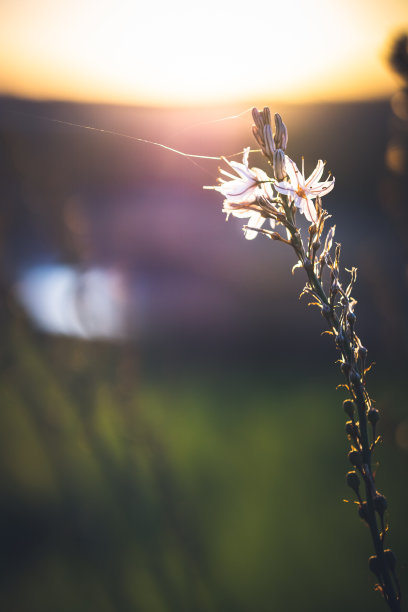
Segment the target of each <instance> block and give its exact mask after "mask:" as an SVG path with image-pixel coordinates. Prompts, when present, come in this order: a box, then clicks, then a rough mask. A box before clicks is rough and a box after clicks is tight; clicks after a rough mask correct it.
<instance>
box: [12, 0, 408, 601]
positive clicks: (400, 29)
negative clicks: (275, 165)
mask: <svg viewBox="0 0 408 612" xmlns="http://www.w3.org/2000/svg"><path fill="white" fill-rule="evenodd" d="M0 30H1V32H0V33H1V36H0V64H1V66H2V68H1V72H0V96H1V97H0V203H1V208H0V253H1V258H0V262H1V263H0V265H1V278H0V291H1V306H0V324H1V345H0V359H1V386H0V395H1V405H0V422H1V426H0V455H1V461H0V487H1V489H0V491H1V495H0V537H1V546H0V564H1V572H0V601H1V608H2V610H5V611H7V612H8V611H10V612H20V611H21V612H32V611H33V610H35V611H37V610H38V611H41V612H48V611H50V612H51V611H52V612H56V611H57V612H65V611H66V612H71V611H72V610H75V611H78V612H81V611H84V612H93V611H94V610H95V611H96V610H97V611H98V612H128V611H129V612H131V611H140V612H167V611H169V612H196V611H197V612H201V611H202V612H207V611H211V612H212V611H222V612H241V611H242V612H249V611H252V610H258V611H259V612H262V611H265V612H266V611H269V610H273V609H281V610H285V611H291V610H298V609H302V610H313V611H319V610H322V611H323V610H327V609H330V610H333V611H337V610H338V611H340V610H345V609H349V610H361V609H368V608H369V609H370V610H373V611H374V610H382V609H384V604H383V602H382V601H381V599H380V597H379V595H378V594H376V593H374V591H373V585H374V580H373V578H372V577H371V576H370V575H369V573H368V569H367V558H368V556H369V555H371V554H372V551H371V544H370V539H369V534H368V531H367V529H365V527H364V525H363V524H362V523H361V521H360V519H359V518H358V517H357V510H356V507H355V506H354V505H353V504H352V503H344V502H343V500H351V496H350V493H349V490H348V489H347V487H346V484H345V478H344V475H345V472H346V471H347V470H348V467H349V466H348V463H347V458H346V452H347V450H348V444H347V441H346V440H345V435H344V421H345V415H344V413H343V410H342V401H343V399H344V397H345V396H344V391H342V390H337V391H336V390H335V387H336V385H338V384H339V383H341V382H342V380H341V376H340V373H339V371H338V367H337V366H336V364H335V360H336V358H337V356H336V352H335V349H334V347H333V346H332V343H331V341H330V338H329V337H328V336H320V334H321V332H322V331H323V330H324V324H323V320H322V319H321V317H320V316H319V315H318V312H317V311H316V310H313V309H310V308H308V307H307V300H305V299H302V300H300V301H299V300H298V296H299V294H300V292H301V290H302V288H303V284H304V283H303V280H304V279H303V276H302V273H301V271H297V272H295V274H294V275H292V274H291V273H290V271H291V268H292V266H293V264H294V263H295V261H294V258H293V255H292V252H291V251H290V249H288V248H285V247H284V245H280V244H278V243H272V242H269V241H268V240H266V239H265V238H263V237H262V236H260V237H259V238H257V239H256V240H255V241H252V242H250V241H246V240H244V239H243V234H242V229H241V224H240V222H239V220H237V219H231V220H230V221H229V222H228V224H226V223H225V220H224V215H223V214H222V213H221V206H222V197H221V196H220V194H217V193H214V192H211V191H203V189H202V186H203V185H213V184H215V181H216V177H217V174H218V170H217V168H218V163H219V162H217V161H216V160H211V159H199V158H188V157H185V156H181V155H178V154H177V153H175V152H171V151H169V150H166V149H163V148H160V147H157V146H155V145H152V144H149V143H146V142H140V141H138V140H137V139H142V140H143V139H144V140H149V141H153V142H156V143H161V144H164V145H166V146H168V147H171V148H173V149H177V150H178V151H182V152H185V153H192V154H199V155H207V156H213V157H217V156H220V155H229V154H233V153H236V152H239V151H241V150H242V148H243V147H244V146H248V145H251V146H253V147H254V145H255V143H254V141H253V139H252V136H251V123H252V119H251V116H250V112H249V110H248V109H249V108H250V107H251V106H254V105H257V106H258V107H263V106H264V105H268V106H270V107H271V110H272V112H275V111H276V112H279V113H281V115H282V116H283V118H284V121H285V123H286V124H287V126H288V130H289V147H288V153H289V155H290V156H291V157H292V158H293V159H295V160H296V161H297V162H298V163H300V158H301V156H302V155H304V156H305V168H306V173H309V172H311V171H312V170H313V168H314V167H315V164H316V162H317V160H318V159H319V158H321V159H325V160H327V169H328V170H331V171H332V173H333V174H334V175H335V177H336V187H335V189H334V191H333V192H332V193H331V194H329V195H328V196H327V197H326V198H325V200H324V205H325V207H326V208H327V209H328V210H329V212H330V213H331V214H332V215H333V219H332V221H333V223H335V224H336V226H337V231H336V237H337V240H338V241H340V242H341V243H342V246H343V255H342V264H343V267H346V268H350V267H351V266H357V267H358V270H359V277H358V283H357V286H356V289H355V292H354V296H355V297H356V299H357V300H358V302H359V303H358V306H357V316H358V318H357V321H358V332H359V335H360V336H361V338H362V340H363V342H364V343H365V345H366V346H367V347H368V350H369V356H370V357H371V360H373V361H375V362H376V365H375V367H374V369H373V373H372V374H370V385H371V386H370V389H371V392H372V395H373V397H374V399H375V400H376V406H377V407H378V408H379V409H380V410H381V412H382V419H381V421H380V430H381V434H382V444H381V445H380V447H379V448H378V450H377V453H376V460H377V461H378V465H377V468H376V469H377V485H378V487H379V489H380V491H381V492H383V493H384V494H385V495H386V496H387V497H388V499H389V520H390V525H391V529H390V533H389V544H390V545H391V546H392V548H393V550H394V552H395V553H396V555H397V557H398V560H399V575H400V579H401V582H402V586H403V588H405V593H407V592H408V579H407V564H408V553H407V544H408V533H407V529H406V516H407V512H408V496H407V490H406V474H407V467H408V413H407V407H406V399H405V398H406V363H407V356H408V343H407V341H408V328H407V321H408V318H407V305H408V292H407V282H408V262H407V250H408V244H407V239H406V227H407V222H408V201H407V188H408V47H407V41H408V39H407V37H406V34H404V32H408V11H407V7H406V3H405V0H389V1H388V2H383V1H382V2H378V3H376V4H375V6H373V5H372V3H368V1H367V2H366V1H365V0H359V1H358V2H353V3H352V2H351V1H349V0H347V1H343V2H340V0H339V1H337V0H336V1H333V2H331V3H330V5H327V3H326V4H325V3H323V2H321V1H319V0H312V1H310V2H308V3H305V2H301V1H300V0H299V1H298V2H297V1H295V0H291V1H289V2H287V3H285V5H284V6H282V3H279V4H278V3H277V2H268V3H266V2H265V3H264V2H262V1H261V2H258V3H257V4H256V5H254V7H253V8H252V9H250V8H249V7H248V6H246V5H244V3H243V2H240V1H238V2H234V3H233V2H228V1H225V0H222V1H221V2H213V1H212V0H211V1H209V2H207V3H205V4H203V3H195V4H184V3H182V2H180V1H178V2H175V3H171V4H169V5H167V4H165V3H164V2H163V3H161V2H157V3H154V2H152V3H150V4H149V5H147V6H146V5H141V4H138V3H131V2H128V3H126V2H119V3H115V5H114V4H113V2H110V1H108V0H105V1H99V2H92V1H91V0H86V1H85V2H84V1H81V2H79V0H78V1H77V0H75V1H72V0H71V1H70V2H66V1H65V0H62V1H61V2H58V3H55V2H50V1H49V0H38V1H37V2H36V3H32V2H29V1H28V0H20V1H19V2H11V0H4V1H3V3H2V20H1V24H0ZM87 126H88V127H91V128H96V129H87ZM98 130H100V131H98ZM114 133H115V134H114ZM135 139H136V140H135ZM236 159H239V158H236ZM250 161H251V165H255V166H260V167H263V168H264V169H266V168H265V165H264V162H263V160H262V158H261V157H260V156H259V155H258V154H253V156H252V160H250ZM305 230H306V227H305V226H304V231H305ZM346 276H347V274H346V273H344V278H346ZM387 537H388V536H387Z"/></svg>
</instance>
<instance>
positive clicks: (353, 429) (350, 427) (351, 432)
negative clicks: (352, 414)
mask: <svg viewBox="0 0 408 612" xmlns="http://www.w3.org/2000/svg"><path fill="white" fill-rule="evenodd" d="M346 434H347V435H348V436H351V437H352V438H356V437H357V435H358V429H357V425H356V424H355V423H353V421H347V423H346Z"/></svg>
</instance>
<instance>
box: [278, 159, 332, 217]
mask: <svg viewBox="0 0 408 612" xmlns="http://www.w3.org/2000/svg"><path fill="white" fill-rule="evenodd" d="M285 170H286V173H287V175H288V177H289V179H290V183H288V182H287V181H282V182H280V183H276V184H275V189H276V191H278V192H279V193H283V194H285V195H288V196H291V197H292V198H293V199H294V202H295V205H296V206H297V207H298V208H299V210H300V212H301V213H304V215H305V217H306V219H307V220H308V221H310V222H311V223H316V221H317V211H316V207H315V205H314V203H313V201H312V200H313V198H315V197H316V196H320V197H322V196H324V195H326V193H329V191H331V190H332V189H333V187H334V177H333V179H332V180H331V181H323V182H321V183H319V180H320V178H321V176H322V174H323V170H324V162H322V160H321V159H319V161H318V162H317V166H316V168H315V169H314V170H313V172H312V174H311V175H310V176H309V178H308V179H306V180H305V178H304V176H303V174H302V173H301V172H300V170H299V169H298V167H297V165H296V164H295V162H294V161H292V160H291V159H290V157H288V156H287V155H286V156H285Z"/></svg>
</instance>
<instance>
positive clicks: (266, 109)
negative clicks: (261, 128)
mask: <svg viewBox="0 0 408 612" xmlns="http://www.w3.org/2000/svg"><path fill="white" fill-rule="evenodd" d="M263 121H264V125H270V124H271V111H270V110H269V107H268V106H264V109H263Z"/></svg>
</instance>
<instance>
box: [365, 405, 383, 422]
mask: <svg viewBox="0 0 408 612" xmlns="http://www.w3.org/2000/svg"><path fill="white" fill-rule="evenodd" d="M367 418H368V420H369V422H370V423H371V425H376V424H377V423H378V420H379V418H380V413H379V412H378V410H377V409H376V408H370V410H369V411H368V414H367Z"/></svg>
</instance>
